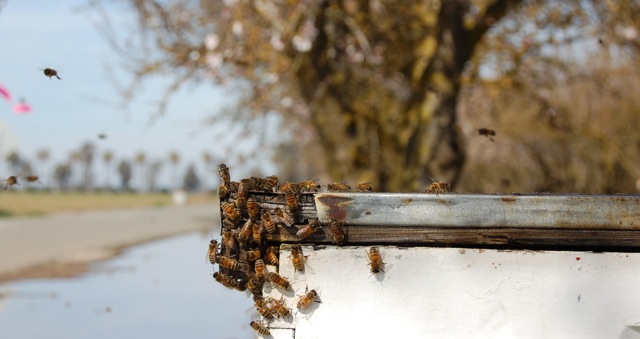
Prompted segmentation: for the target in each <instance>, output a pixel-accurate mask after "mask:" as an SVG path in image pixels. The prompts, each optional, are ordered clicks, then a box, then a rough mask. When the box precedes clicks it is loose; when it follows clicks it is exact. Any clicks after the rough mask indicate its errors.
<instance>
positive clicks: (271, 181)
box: [262, 175, 278, 192]
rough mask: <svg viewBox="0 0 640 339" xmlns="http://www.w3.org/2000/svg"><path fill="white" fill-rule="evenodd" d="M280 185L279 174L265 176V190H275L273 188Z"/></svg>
mask: <svg viewBox="0 0 640 339" xmlns="http://www.w3.org/2000/svg"><path fill="white" fill-rule="evenodd" d="M276 186H278V176H277V175H270V176H268V177H266V178H265V181H264V185H263V187H262V188H263V189H264V191H265V192H273V189H274V188H275V187H276Z"/></svg>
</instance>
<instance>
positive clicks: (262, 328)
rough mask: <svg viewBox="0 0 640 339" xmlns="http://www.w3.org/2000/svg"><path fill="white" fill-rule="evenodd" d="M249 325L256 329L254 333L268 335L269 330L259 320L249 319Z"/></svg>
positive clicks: (269, 333)
mask: <svg viewBox="0 0 640 339" xmlns="http://www.w3.org/2000/svg"><path fill="white" fill-rule="evenodd" d="M249 325H250V326H251V328H253V330H254V331H256V333H258V334H261V335H264V336H270V335H271V332H269V329H268V328H267V327H266V326H265V325H263V324H262V323H260V322H257V321H251V322H250V323H249Z"/></svg>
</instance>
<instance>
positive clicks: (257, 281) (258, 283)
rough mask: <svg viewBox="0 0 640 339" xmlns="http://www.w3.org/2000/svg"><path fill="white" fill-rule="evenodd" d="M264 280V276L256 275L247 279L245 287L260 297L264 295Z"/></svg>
mask: <svg viewBox="0 0 640 339" xmlns="http://www.w3.org/2000/svg"><path fill="white" fill-rule="evenodd" d="M264 282H265V279H264V278H261V277H259V276H257V275H254V276H252V277H251V278H249V280H247V283H246V285H245V288H246V290H247V291H249V292H251V294H253V296H254V297H259V296H262V286H263V285H264Z"/></svg>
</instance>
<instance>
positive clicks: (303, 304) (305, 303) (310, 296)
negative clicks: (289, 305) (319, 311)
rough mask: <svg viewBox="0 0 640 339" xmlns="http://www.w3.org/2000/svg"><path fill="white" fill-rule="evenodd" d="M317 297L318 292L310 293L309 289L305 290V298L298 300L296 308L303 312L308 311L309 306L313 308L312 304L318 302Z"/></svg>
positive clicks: (312, 291) (301, 297)
mask: <svg viewBox="0 0 640 339" xmlns="http://www.w3.org/2000/svg"><path fill="white" fill-rule="evenodd" d="M317 297H318V292H316V290H311V291H309V288H307V289H306V290H305V294H304V295H303V296H300V299H298V303H297V304H296V307H297V308H298V309H299V310H301V311H302V310H306V309H307V308H309V306H311V303H313V302H314V301H316V298H317Z"/></svg>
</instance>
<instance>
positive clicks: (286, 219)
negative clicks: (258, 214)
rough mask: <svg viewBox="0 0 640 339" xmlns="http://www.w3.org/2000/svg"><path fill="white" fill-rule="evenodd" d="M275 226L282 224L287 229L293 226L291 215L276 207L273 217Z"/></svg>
mask: <svg viewBox="0 0 640 339" xmlns="http://www.w3.org/2000/svg"><path fill="white" fill-rule="evenodd" d="M274 218H275V222H276V224H283V225H285V226H287V227H291V226H293V223H294V220H293V216H292V215H291V213H289V212H288V211H286V210H284V209H282V208H280V207H278V208H276V215H275V216H274Z"/></svg>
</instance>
